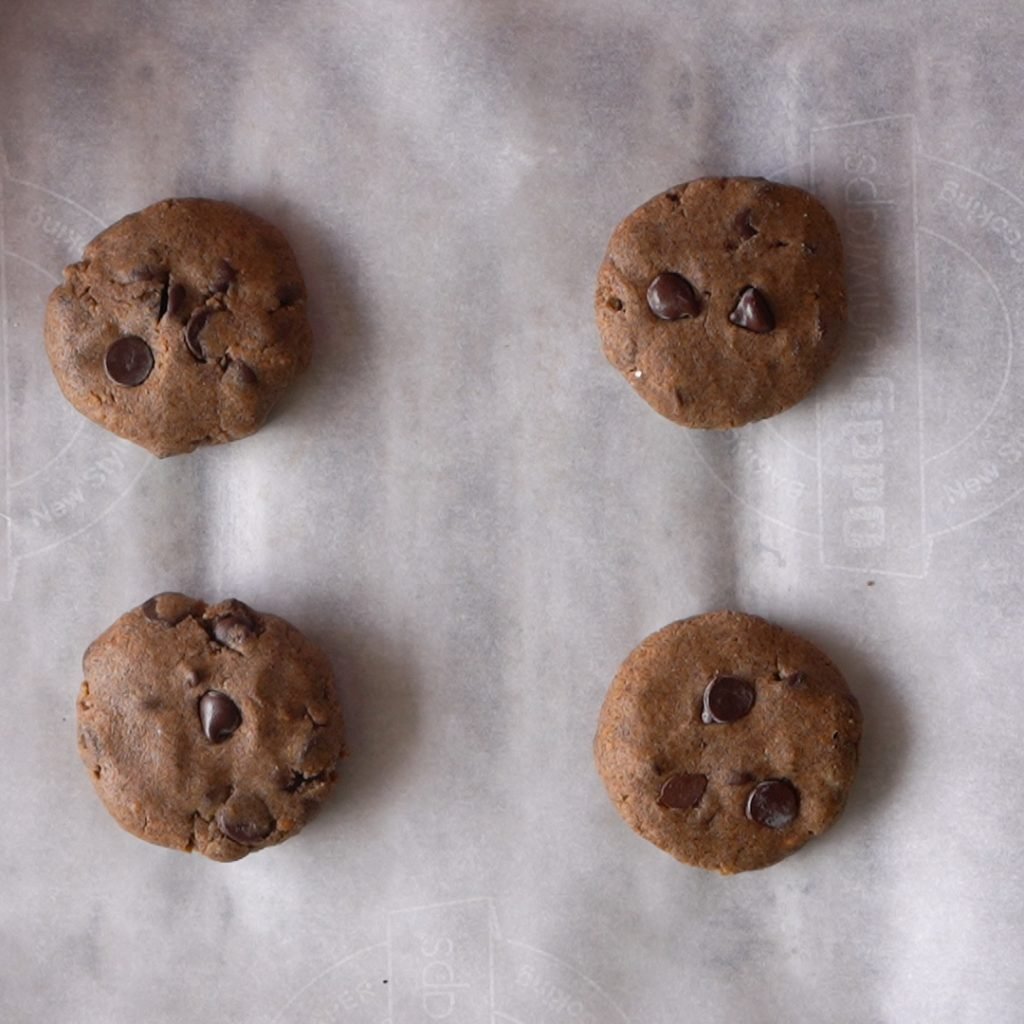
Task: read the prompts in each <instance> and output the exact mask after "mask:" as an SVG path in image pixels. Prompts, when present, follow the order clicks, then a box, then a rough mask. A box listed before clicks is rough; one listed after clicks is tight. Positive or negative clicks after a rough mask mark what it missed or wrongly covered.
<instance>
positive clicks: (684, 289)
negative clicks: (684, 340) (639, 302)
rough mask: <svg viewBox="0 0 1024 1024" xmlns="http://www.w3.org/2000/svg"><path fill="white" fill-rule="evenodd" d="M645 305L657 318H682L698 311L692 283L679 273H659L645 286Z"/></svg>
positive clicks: (697, 301) (698, 302) (698, 304)
mask: <svg viewBox="0 0 1024 1024" xmlns="http://www.w3.org/2000/svg"><path fill="white" fill-rule="evenodd" d="M647 305H648V306H650V309H651V312H652V313H653V314H654V315H655V316H656V317H658V319H659V320H682V319H684V318H685V317H692V316H696V315H697V314H698V313H699V312H700V300H699V299H698V298H697V293H696V292H695V291H694V289H693V285H692V284H690V282H689V281H687V280H686V278H685V277H683V276H682V275H681V274H674V273H672V272H671V271H667V272H666V273H664V274H659V275H658V276H657V277H656V278H655V279H654V280H653V281H652V282H651V283H650V285H649V286H648V288H647Z"/></svg>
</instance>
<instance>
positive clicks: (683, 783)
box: [658, 775, 708, 811]
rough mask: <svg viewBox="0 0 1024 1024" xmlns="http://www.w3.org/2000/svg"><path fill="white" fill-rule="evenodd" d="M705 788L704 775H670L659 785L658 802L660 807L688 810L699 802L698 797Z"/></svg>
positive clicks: (706, 780)
mask: <svg viewBox="0 0 1024 1024" xmlns="http://www.w3.org/2000/svg"><path fill="white" fill-rule="evenodd" d="M707 788H708V777H707V776H706V775H670V776H669V777H668V778H667V779H666V780H665V782H664V784H663V785H662V787H661V792H660V793H659V794H658V803H659V804H661V806H662V807H671V808H673V809H675V810H679V811H688V810H689V809H690V808H691V807H696V806H697V804H699V803H700V798H701V797H702V796H703V795H704V790H705V789H707Z"/></svg>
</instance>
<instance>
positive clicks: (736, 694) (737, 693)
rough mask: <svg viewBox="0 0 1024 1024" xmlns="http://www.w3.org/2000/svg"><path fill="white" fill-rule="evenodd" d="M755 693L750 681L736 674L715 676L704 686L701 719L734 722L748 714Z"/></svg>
mask: <svg viewBox="0 0 1024 1024" xmlns="http://www.w3.org/2000/svg"><path fill="white" fill-rule="evenodd" d="M755 697H756V693H755V691H754V687H753V685H752V684H751V683H748V682H747V680H746V679H739V678H737V677H736V676H715V678H714V679H712V680H711V682H710V683H708V685H707V686H706V687H705V688H704V710H703V711H702V712H701V716H700V717H701V720H702V721H703V722H704V723H705V724H707V725H711V724H712V723H718V724H720V725H721V724H723V723H725V722H736V721H738V720H739V719H741V718H743V717H744V716H745V715H749V714H750V709H751V708H752V707H753V706H754V700H755Z"/></svg>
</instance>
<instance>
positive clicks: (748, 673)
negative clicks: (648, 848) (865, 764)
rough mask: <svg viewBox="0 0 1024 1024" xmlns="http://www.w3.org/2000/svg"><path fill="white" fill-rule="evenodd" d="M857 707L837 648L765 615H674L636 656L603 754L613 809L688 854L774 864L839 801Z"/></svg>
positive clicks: (619, 684)
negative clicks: (832, 656)
mask: <svg viewBox="0 0 1024 1024" xmlns="http://www.w3.org/2000/svg"><path fill="white" fill-rule="evenodd" d="M860 735H861V714H860V708H859V706H858V704H857V701H856V699H855V698H854V697H853V695H852V694H851V693H850V691H849V688H848V687H847V685H846V683H845V681H844V680H843V677H842V676H841V675H840V674H839V671H838V669H837V668H836V667H835V666H834V665H833V664H832V662H831V661H829V659H828V658H827V657H826V656H825V655H824V654H822V652H821V651H819V650H818V649H817V648H816V647H814V646H813V645H812V644H810V643H809V642H808V641H806V640H803V639H801V638H800V637H798V636H796V635H795V634H793V633H790V632H788V631H786V630H784V629H782V628H780V627H778V626H774V625H772V624H771V623H769V622H766V621H765V620H764V619H760V618H757V617H756V616H753V615H744V614H742V613H740V612H732V611H722V612H711V613H709V614H707V615H699V616H696V617H695V618H692V619H686V620H683V621H681V622H674V623H672V624H671V625H669V626H666V627H665V628H664V629H661V630H659V631H658V632H656V633H653V634H652V635H651V636H649V637H648V638H647V639H646V640H644V641H643V642H642V643H641V644H640V645H639V646H638V647H637V648H636V649H635V650H634V651H633V652H632V653H631V654H630V655H629V657H628V658H627V659H626V661H625V662H624V663H623V665H622V667H621V668H620V669H619V672H618V674H617V676H616V677H615V681H614V682H613V683H612V686H611V688H610V689H609V691H608V695H607V697H606V698H605V702H604V706H603V707H602V709H601V715H600V720H599V723H598V729H597V735H596V737H595V740H594V754H595V758H596V761H597V768H598V772H599V774H600V775H601V778H602V780H603V781H604V784H605V788H606V789H607V791H608V795H609V796H610V797H611V799H612V802H613V803H614V805H615V808H616V810H618V812H619V814H620V815H622V817H623V818H624V819H625V821H626V822H627V823H628V824H629V825H630V826H632V828H633V829H634V830H635V831H636V832H638V833H639V834H640V835H642V836H643V837H644V838H645V839H647V840H649V841H650V842H652V843H654V844H655V845H656V846H658V847H660V848H661V849H663V850H665V851H666V852H668V853H670V854H672V856H674V857H675V858H677V859H678V860H680V861H682V862H683V863H685V864H692V865H695V866H697V867H702V868H708V869H711V870H714V871H719V872H721V873H722V874H727V875H728V874H734V873H736V872H739V871H749V870H751V869H754V868H763V867H767V866H768V865H770V864H774V863H776V862H777V861H779V860H782V859H783V858H784V857H786V856H788V855H789V854H791V853H793V852H795V851H796V850H798V849H799V848H800V847H801V846H803V845H804V843H806V842H807V841H808V840H809V839H811V838H813V837H814V836H816V835H820V834H821V833H822V832H823V831H824V830H825V829H827V828H828V827H829V826H830V825H831V824H832V822H833V821H835V819H836V818H837V817H838V815H839V814H840V812H841V811H842V809H843V807H844V805H845V803H846V798H847V794H848V793H849V789H850V786H851V784H852V782H853V778H854V774H855V772H856V768H857V747H858V743H859V741H860Z"/></svg>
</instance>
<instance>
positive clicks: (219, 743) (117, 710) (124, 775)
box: [78, 593, 344, 861]
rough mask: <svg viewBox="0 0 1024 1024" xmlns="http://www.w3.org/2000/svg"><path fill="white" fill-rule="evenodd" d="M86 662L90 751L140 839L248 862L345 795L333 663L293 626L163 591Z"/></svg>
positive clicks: (111, 798)
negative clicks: (332, 796) (340, 789)
mask: <svg viewBox="0 0 1024 1024" xmlns="http://www.w3.org/2000/svg"><path fill="white" fill-rule="evenodd" d="M82 667H83V671H84V674H85V681H84V682H83V683H82V686H81V689H80V691H79V695H78V747H79V752H80V754H81V756H82V760H83V761H84V762H85V766H86V767H87V768H88V769H89V772H90V775H91V777H92V781H93V784H94V786H95V788H96V792H97V793H98V794H99V796H100V799H101V800H102V801H103V803H104V804H105V805H106V807H107V810H108V811H109V812H110V813H111V814H112V815H113V816H114V818H115V819H116V820H117V822H118V824H120V825H121V826H122V827H123V828H125V829H127V830H128V831H129V832H131V833H133V834H134V835H136V836H138V837H139V838H141V839H145V840H148V841H149V842H151V843H157V844H158V845H160V846H170V847H173V848H174V849H177V850H185V851H191V850H197V851H198V852H199V853H202V854H204V855H205V856H207V857H210V858H211V859H213V860H220V861H229V860H238V859H239V858H240V857H244V856H245V855H246V854H247V853H251V852H252V851H253V850H260V849H262V848H263V847H265V846H273V845H274V844H276V843H280V842H283V841H284V840H285V839H288V838H289V837H290V836H293V835H295V834H296V833H297V832H298V831H299V830H300V829H301V828H302V826H303V825H304V824H305V823H306V821H307V820H308V819H309V817H310V816H311V815H312V813H313V812H314V811H315V810H316V808H317V806H318V805H319V804H320V803H321V801H322V800H323V799H324V797H326V796H327V794H328V793H329V792H330V790H331V788H332V787H333V786H334V782H335V779H336V776H337V762H338V759H339V758H340V757H342V756H343V754H344V740H343V724H342V716H341V712H340V710H339V707H338V701H337V697H336V694H335V690H334V678H333V675H332V673H331V668H330V665H329V664H328V662H327V658H326V657H325V655H324V654H323V652H322V651H320V650H319V649H318V648H317V647H315V646H314V645H313V644H312V643H310V641H309V640H307V639H306V638H305V637H304V636H303V635H302V634H301V633H300V632H299V631H298V630H297V629H295V627H294V626H291V625H289V624H288V623H287V622H285V621H284V620H283V619H279V618H277V617H276V616H274V615H267V614H265V613H263V612H256V611H254V610H253V609H252V608H250V607H248V606H247V605H245V604H243V603H242V602H241V601H235V600H228V601H222V602H220V603H219V604H214V605H206V604H204V603H203V602H202V601H197V600H195V599H194V598H191V597H186V596H185V595H184V594H175V593H165V594H158V595H157V596H156V597H153V598H151V599H150V600H148V601H147V602H146V603H145V604H143V605H141V606H140V607H138V608H135V609H133V610H132V611H130V612H128V613H127V614H125V615H122V616H121V618H119V619H118V620H117V622H115V623H114V624H113V625H112V626H111V627H110V628H109V629H108V630H107V631H106V632H105V633H103V634H102V635H101V636H100V637H98V638H97V639H96V640H95V641H94V642H93V643H92V644H91V645H90V646H89V648H88V650H87V651H86V652H85V657H84V659H83V662H82Z"/></svg>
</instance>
